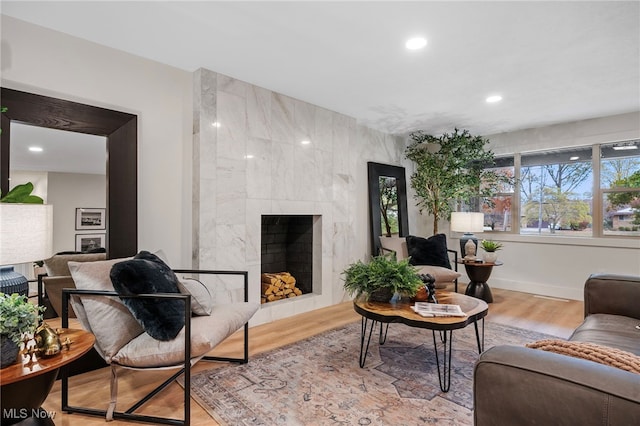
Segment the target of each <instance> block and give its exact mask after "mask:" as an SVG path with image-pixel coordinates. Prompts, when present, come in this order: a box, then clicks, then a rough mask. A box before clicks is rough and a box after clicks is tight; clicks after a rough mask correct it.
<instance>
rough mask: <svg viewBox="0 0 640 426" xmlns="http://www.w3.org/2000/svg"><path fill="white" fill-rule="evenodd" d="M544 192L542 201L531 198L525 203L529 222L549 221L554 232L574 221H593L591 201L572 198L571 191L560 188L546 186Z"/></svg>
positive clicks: (526, 216) (588, 222)
mask: <svg viewBox="0 0 640 426" xmlns="http://www.w3.org/2000/svg"><path fill="white" fill-rule="evenodd" d="M542 192H543V197H542V202H539V201H537V200H531V201H529V202H527V203H526V204H525V205H524V216H525V219H526V220H527V223H533V222H536V221H544V222H548V223H549V227H550V232H551V233H552V234H553V233H555V231H556V229H558V228H569V227H571V224H572V223H582V222H586V223H587V224H590V223H591V215H590V213H589V212H590V206H589V203H587V202H585V201H581V200H575V199H572V198H571V196H572V194H571V193H570V192H566V191H562V190H560V189H559V188H552V187H545V188H543V191H542ZM585 227H586V226H585Z"/></svg>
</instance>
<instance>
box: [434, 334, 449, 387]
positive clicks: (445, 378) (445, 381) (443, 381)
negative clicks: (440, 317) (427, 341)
mask: <svg viewBox="0 0 640 426" xmlns="http://www.w3.org/2000/svg"><path fill="white" fill-rule="evenodd" d="M432 333H433V351H434V352H435V353H436V365H437V366H438V382H440V390H442V392H449V388H450V387H451V343H452V342H453V330H444V331H442V332H441V333H442V334H441V337H442V335H444V339H443V341H442V343H443V344H442V347H443V357H442V360H443V364H444V365H443V366H442V367H443V368H442V371H441V370H440V358H439V357H438V344H437V339H436V331H435V330H432Z"/></svg>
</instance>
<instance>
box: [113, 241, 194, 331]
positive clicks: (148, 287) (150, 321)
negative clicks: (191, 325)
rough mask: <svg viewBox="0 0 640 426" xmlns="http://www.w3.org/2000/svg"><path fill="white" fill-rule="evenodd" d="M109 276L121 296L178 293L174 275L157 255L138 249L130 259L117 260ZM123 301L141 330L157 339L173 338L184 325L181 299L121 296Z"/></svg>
mask: <svg viewBox="0 0 640 426" xmlns="http://www.w3.org/2000/svg"><path fill="white" fill-rule="evenodd" d="M109 276H110V277H111V282H112V283H113V288H114V289H115V290H116V291H117V292H118V294H120V295H122V296H135V295H138V294H154V293H180V291H179V290H178V277H176V274H174V273H173V271H172V270H171V268H169V266H167V264H166V263H164V262H163V261H162V260H160V258H159V257H158V256H156V255H154V254H152V253H149V252H148V251H141V252H140V253H138V254H136V255H135V256H134V258H133V259H131V260H125V261H123V262H118V263H116V264H115V265H113V267H112V268H111V271H110V274H109ZM122 301H123V303H124V304H125V306H126V307H127V308H129V310H130V311H131V313H132V314H133V316H134V317H135V318H136V319H137V320H138V322H139V323H140V325H142V327H143V328H144V330H145V331H146V332H147V333H148V334H149V335H150V336H151V337H153V338H155V339H158V340H164V341H166V340H171V339H174V338H175V337H176V336H177V335H178V333H179V332H180V330H181V329H182V327H184V300H179V299H160V298H158V299H147V298H145V299H135V298H123V299H122Z"/></svg>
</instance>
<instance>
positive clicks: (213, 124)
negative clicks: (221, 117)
mask: <svg viewBox="0 0 640 426" xmlns="http://www.w3.org/2000/svg"><path fill="white" fill-rule="evenodd" d="M211 125H212V126H213V127H220V123H218V122H217V121H214V122H213V123H211Z"/></svg>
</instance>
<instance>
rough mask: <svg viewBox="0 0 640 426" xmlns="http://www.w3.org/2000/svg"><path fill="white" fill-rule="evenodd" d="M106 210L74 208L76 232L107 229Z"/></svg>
mask: <svg viewBox="0 0 640 426" xmlns="http://www.w3.org/2000/svg"><path fill="white" fill-rule="evenodd" d="M106 211H107V209H89V208H86V207H78V208H76V230H78V231H80V230H84V229H107V224H106V218H107V217H106Z"/></svg>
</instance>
